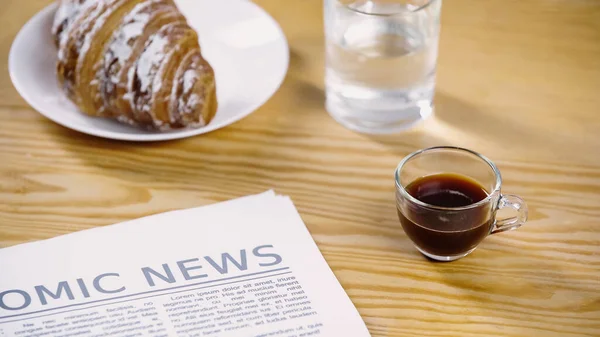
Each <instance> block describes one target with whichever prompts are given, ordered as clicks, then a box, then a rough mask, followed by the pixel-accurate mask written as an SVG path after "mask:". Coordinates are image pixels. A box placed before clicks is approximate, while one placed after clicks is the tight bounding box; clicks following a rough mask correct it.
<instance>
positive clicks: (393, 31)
mask: <svg viewBox="0 0 600 337" xmlns="http://www.w3.org/2000/svg"><path fill="white" fill-rule="evenodd" d="M324 6H325V8H324V13H325V41H326V71H325V86H326V97H327V99H326V108H327V111H328V112H329V114H330V115H331V116H332V117H333V118H334V119H335V120H336V121H338V122H339V123H341V124H342V125H344V126H345V127H347V128H349V129H351V130H355V131H358V132H364V133H372V134H377V133H392V132H397V131H400V130H403V129H405V128H408V127H410V126H412V125H414V124H415V123H417V122H419V121H421V120H423V119H425V118H427V117H428V116H429V115H431V114H432V101H433V95H434V87H435V72H436V60H437V54H438V36H439V27H440V22H439V20H440V9H441V6H442V0H324Z"/></svg>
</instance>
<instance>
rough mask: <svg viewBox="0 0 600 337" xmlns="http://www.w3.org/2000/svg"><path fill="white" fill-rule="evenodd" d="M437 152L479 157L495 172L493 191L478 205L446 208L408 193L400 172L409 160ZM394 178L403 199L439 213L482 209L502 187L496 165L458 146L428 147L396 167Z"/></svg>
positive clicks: (408, 156) (478, 154) (484, 157)
mask: <svg viewBox="0 0 600 337" xmlns="http://www.w3.org/2000/svg"><path fill="white" fill-rule="evenodd" d="M436 150H451V151H458V152H466V153H468V154H471V155H474V156H476V157H478V158H479V159H481V160H483V161H484V162H485V163H486V164H488V166H489V167H490V168H491V169H492V171H493V172H494V175H495V178H496V182H495V185H494V188H493V190H492V191H491V192H490V193H489V194H488V196H487V197H485V198H484V199H482V200H479V201H478V202H476V203H473V204H470V205H467V206H460V207H444V206H436V205H431V204H428V203H425V202H422V201H421V200H419V199H417V198H415V197H413V196H412V195H410V193H408V191H407V190H406V189H405V188H404V186H402V184H401V183H400V172H401V171H402V168H403V167H404V165H405V164H406V163H407V162H408V161H409V160H411V159H413V158H415V157H416V156H418V155H421V154H424V153H427V152H430V151H436ZM394 177H395V181H396V190H397V191H400V193H401V194H402V196H403V197H405V198H406V199H408V200H410V201H411V202H412V203H414V204H417V205H419V206H421V207H425V208H429V209H432V210H438V211H464V210H469V209H473V208H477V207H480V206H482V205H485V204H487V203H489V202H490V200H491V199H492V198H493V197H494V195H496V193H497V192H500V187H501V186H502V176H501V175H500V170H498V167H496V164H494V163H493V162H492V161H491V160H489V159H488V158H487V157H486V156H484V155H482V154H480V153H478V152H475V151H473V150H469V149H465V148H462V147H457V146H434V147H428V148H426V149H421V150H417V151H415V152H413V153H411V154H409V155H407V156H406V157H404V158H403V159H402V160H401V161H400V163H399V164H398V166H397V167H396V171H395V173H394Z"/></svg>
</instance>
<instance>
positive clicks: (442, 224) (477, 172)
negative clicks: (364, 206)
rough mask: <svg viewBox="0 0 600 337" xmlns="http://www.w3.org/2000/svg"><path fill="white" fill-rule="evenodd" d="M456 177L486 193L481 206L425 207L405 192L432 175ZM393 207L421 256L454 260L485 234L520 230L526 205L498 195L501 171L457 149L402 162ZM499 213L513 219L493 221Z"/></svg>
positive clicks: (420, 154) (439, 149) (476, 155)
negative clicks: (502, 211)
mask: <svg viewBox="0 0 600 337" xmlns="http://www.w3.org/2000/svg"><path fill="white" fill-rule="evenodd" d="M444 173H450V174H457V175H460V176H464V177H467V178H470V179H471V180H474V181H475V182H477V183H478V184H479V185H481V187H483V188H484V189H485V191H486V194H487V197H486V198H485V199H483V200H481V201H478V202H475V203H473V204H470V205H467V206H461V207H441V206H435V205H430V204H427V203H424V202H422V201H421V200H419V199H417V198H415V197H413V196H412V195H411V194H409V193H408V191H407V190H406V187H407V186H408V185H409V184H410V183H411V182H413V181H415V180H417V179H419V178H422V177H426V176H430V175H434V174H444ZM395 180H396V207H397V209H398V216H399V218H400V223H401V225H402V228H403V229H404V232H405V233H406V234H407V236H408V237H409V239H411V241H412V242H413V244H414V245H415V247H416V248H417V249H418V250H419V251H420V252H421V253H422V254H423V255H425V256H427V257H429V258H431V259H433V260H438V261H453V260H456V259H459V258H461V257H464V256H466V255H468V254H470V253H471V252H472V251H474V250H475V248H477V246H478V245H479V244H480V243H481V242H482V241H483V239H485V238H486V237H487V236H488V235H490V234H496V233H500V232H504V231H509V230H513V229H517V228H519V227H520V226H521V225H523V224H524V223H525V221H527V205H526V203H525V202H524V201H523V199H521V198H519V197H518V196H515V195H508V194H502V193H501V192H500V188H501V186H502V177H501V175H500V171H499V170H498V168H497V167H496V165H494V163H492V162H491V161H490V160H489V159H487V158H486V157H484V156H483V155H481V154H479V153H476V152H474V151H471V150H467V149H463V148H458V147H432V148H428V149H424V150H420V151H417V152H414V153H412V154H410V155H408V156H407V157H405V158H404V159H403V160H402V161H401V162H400V164H399V165H398V168H397V169H396V174H395ZM502 208H509V209H512V210H513V211H514V212H515V213H516V215H515V216H514V217H510V218H507V219H501V220H498V219H496V212H497V211H498V210H499V209H502Z"/></svg>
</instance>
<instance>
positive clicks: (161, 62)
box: [52, 0, 217, 130]
mask: <svg viewBox="0 0 600 337" xmlns="http://www.w3.org/2000/svg"><path fill="white" fill-rule="evenodd" d="M52 33H53V36H54V41H55V43H56V46H57V48H58V63H57V77H58V80H59V83H60V84H61V86H62V88H63V89H64V91H65V93H66V94H67V96H68V97H69V98H70V99H71V100H72V101H73V102H74V103H75V104H76V105H77V106H78V107H79V108H80V109H81V110H82V111H83V112H84V113H86V114H88V115H91V116H97V117H107V118H114V119H117V120H119V121H120V122H123V123H127V124H131V125H138V126H142V127H147V128H151V129H159V130H167V129H172V128H183V127H201V126H204V125H206V124H208V123H209V122H210V121H211V119H212V118H213V117H214V115H215V113H216V110H217V98H216V86H215V76H214V72H213V69H212V67H211V66H210V64H209V63H208V62H207V61H206V60H205V59H204V58H203V57H202V54H201V52H200V45H199V42H198V35H197V34H196V32H195V31H194V30H193V29H192V28H191V27H190V26H189V25H188V24H187V21H186V19H185V17H184V16H183V15H182V14H181V13H180V12H179V9H178V8H177V6H176V5H175V3H174V2H173V1H172V0H59V7H58V10H57V12H56V15H55V20H54V25H53V29H52Z"/></svg>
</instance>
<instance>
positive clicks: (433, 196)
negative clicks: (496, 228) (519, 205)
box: [398, 173, 494, 256]
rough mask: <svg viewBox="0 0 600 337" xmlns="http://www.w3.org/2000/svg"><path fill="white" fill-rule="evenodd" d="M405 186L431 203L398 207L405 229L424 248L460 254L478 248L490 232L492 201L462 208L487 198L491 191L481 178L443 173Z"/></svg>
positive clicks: (448, 253)
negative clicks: (485, 186)
mask: <svg viewBox="0 0 600 337" xmlns="http://www.w3.org/2000/svg"><path fill="white" fill-rule="evenodd" d="M405 189H406V191H407V192H408V193H409V194H410V195H411V196H413V197H414V198H416V199H418V200H419V201H421V202H423V203H425V204H427V206H426V207H422V206H421V207H418V206H415V205H410V204H406V205H404V206H403V207H399V208H398V216H399V217H400V222H401V224H402V228H404V231H405V232H406V235H408V237H409V238H410V239H411V240H412V241H413V242H414V243H415V244H416V245H417V246H418V247H419V248H421V249H422V250H424V251H427V252H428V253H431V254H435V255H439V256H454V255H459V254H462V253H466V252H468V251H470V250H471V249H473V248H475V247H476V246H477V245H478V244H479V243H480V242H481V241H482V240H483V239H484V238H485V237H486V236H487V235H488V234H489V233H490V231H491V228H492V225H493V220H492V219H493V218H494V217H493V214H492V209H491V207H490V205H489V203H488V204H484V205H480V206H477V207H472V208H467V209H461V210H460V211H458V208H461V207H465V206H469V205H473V204H475V203H477V202H479V201H481V200H483V199H485V198H487V196H488V192H487V191H486V189H485V188H484V187H483V186H481V184H479V183H478V182H477V181H475V180H473V179H471V178H469V177H466V176H463V175H458V174H451V173H443V174H434V175H429V176H425V177H422V178H419V179H417V180H415V181H413V182H412V183H410V184H409V185H408V186H406V187H405ZM436 207H444V209H439V208H436ZM455 208H456V210H453V209H455Z"/></svg>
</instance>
